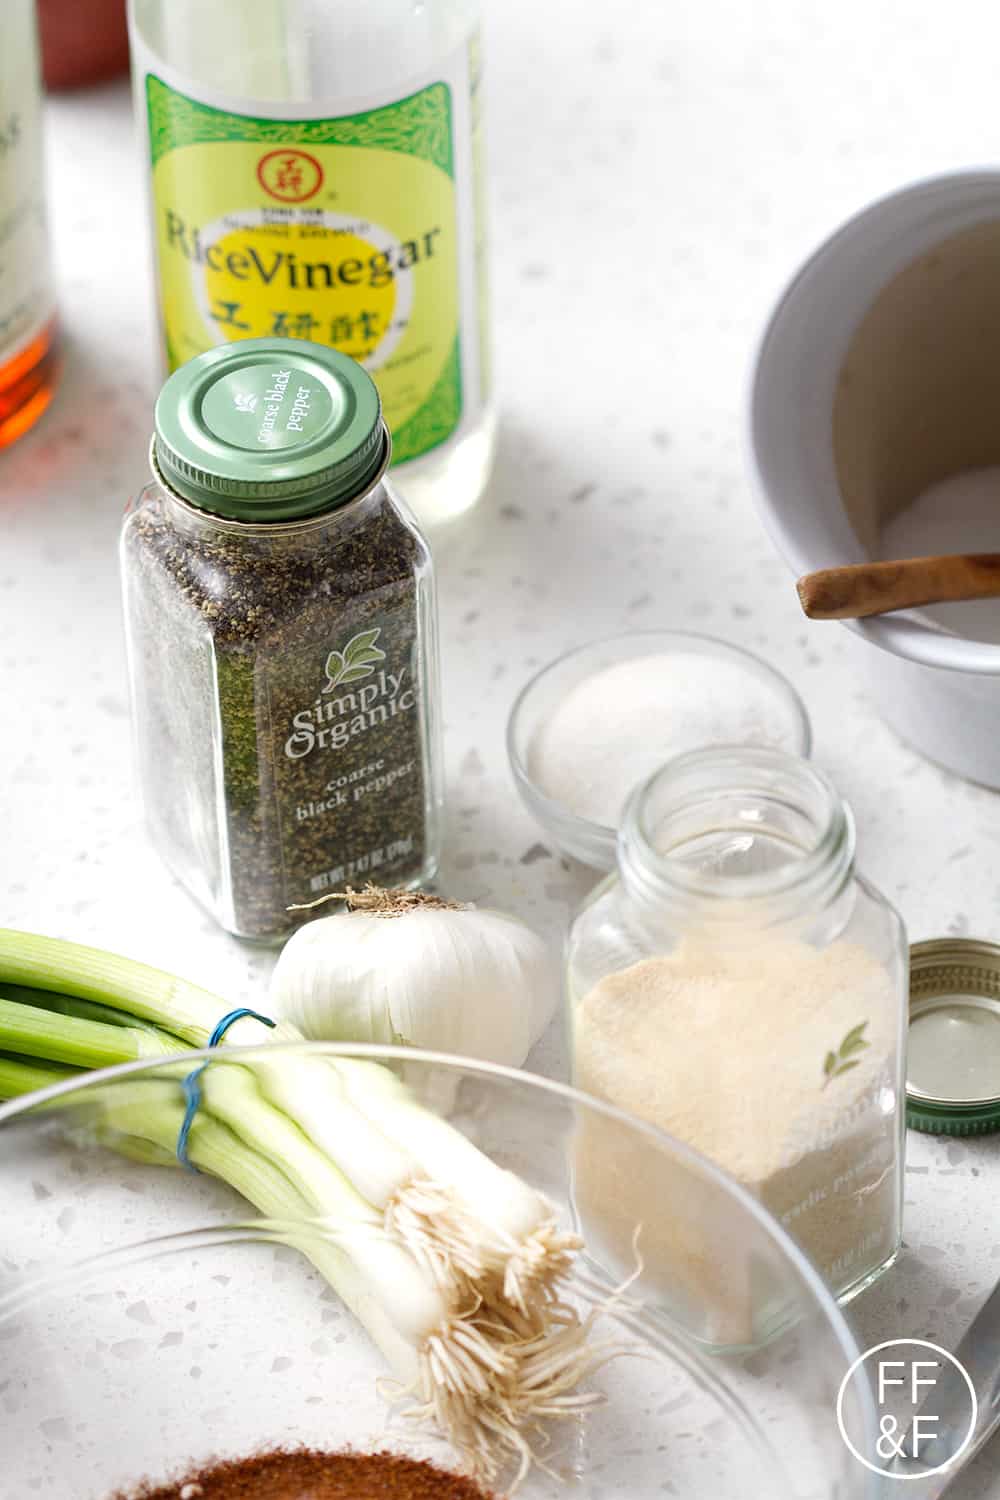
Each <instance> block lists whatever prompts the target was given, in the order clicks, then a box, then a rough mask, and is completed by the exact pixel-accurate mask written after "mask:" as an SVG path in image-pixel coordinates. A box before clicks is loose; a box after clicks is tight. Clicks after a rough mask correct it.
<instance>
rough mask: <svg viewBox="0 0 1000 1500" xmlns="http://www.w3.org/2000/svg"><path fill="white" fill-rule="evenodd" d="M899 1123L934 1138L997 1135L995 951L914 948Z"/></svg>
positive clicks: (979, 945)
mask: <svg viewBox="0 0 1000 1500" xmlns="http://www.w3.org/2000/svg"><path fill="white" fill-rule="evenodd" d="M906 1122H907V1124H908V1125H910V1126H912V1128H913V1129H914V1130H926V1131H929V1132H931V1133H932V1134H934V1135H986V1134H987V1133H988V1132H991V1131H996V1130H1000V946H998V945H997V944H996V943H985V942H979V941H977V940H975V939H972V938H945V939H940V940H937V941H934V942H928V943H914V945H913V947H912V948H911V949H910V1026H909V1035H908V1045H907V1063H906Z"/></svg>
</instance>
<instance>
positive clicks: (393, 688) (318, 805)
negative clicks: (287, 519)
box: [268, 609, 424, 904]
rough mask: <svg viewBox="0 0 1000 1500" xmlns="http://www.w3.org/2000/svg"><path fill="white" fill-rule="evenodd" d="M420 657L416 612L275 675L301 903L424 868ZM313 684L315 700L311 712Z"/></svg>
mask: <svg viewBox="0 0 1000 1500" xmlns="http://www.w3.org/2000/svg"><path fill="white" fill-rule="evenodd" d="M412 647H413V635H412V611H409V610H405V609H404V610H400V611H398V612H395V613H393V614H389V615H386V616H383V617H382V619H381V621H380V623H379V624H378V625H377V626H372V627H370V628H368V629H366V630H360V631H356V632H355V633H354V634H352V635H351V636H350V637H349V638H348V639H346V640H344V641H342V642H340V643H338V644H337V645H336V646H335V647H333V648H332V649H330V650H327V651H326V652H325V653H324V652H322V651H320V652H317V651H316V650H315V649H310V650H309V651H304V652H302V653H301V654H299V655H297V656H296V658H295V660H294V662H289V661H287V660H282V662H281V663H280V665H279V664H276V665H275V666H274V667H273V668H272V669H271V671H270V672H269V673H268V700H269V709H270V720H271V730H272V755H273V762H274V766H275V790H276V793H277V807H278V817H279V820H280V839H281V851H282V862H283V865H284V870H285V889H286V897H287V900H288V902H289V904H291V903H294V902H297V903H305V902H309V901H313V900H315V899H316V898H317V897H318V896H322V895H323V894H324V893H325V892H326V891H328V890H336V889H337V888H338V887H340V886H342V885H343V884H344V882H345V881H352V880H353V881H357V880H358V879H360V878H366V879H373V880H378V881H382V882H383V883H385V882H387V883H390V884H391V883H392V881H393V880H394V879H396V878H399V877H400V876H404V877H405V876H407V875H409V874H410V873H412V872H413V871H414V870H415V869H418V868H419V866H420V863H421V861H422V858H423V846H424V774H423V753H422V740H421V724H420V716H419V712H418V685H417V683H416V681H415V680H414V672H413V658H414V652H413V649H412ZM310 678H311V679H312V682H313V683H314V688H313V696H312V697H311V698H310V699H309V700H308V701H307V702H303V701H302V696H301V684H303V683H304V682H305V681H307V680H309V679H310ZM296 694H298V697H297V696H296Z"/></svg>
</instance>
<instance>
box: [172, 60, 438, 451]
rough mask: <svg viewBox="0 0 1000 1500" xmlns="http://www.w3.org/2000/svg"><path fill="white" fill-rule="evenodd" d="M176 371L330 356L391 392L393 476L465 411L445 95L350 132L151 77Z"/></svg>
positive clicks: (429, 90) (365, 118)
mask: <svg viewBox="0 0 1000 1500" xmlns="http://www.w3.org/2000/svg"><path fill="white" fill-rule="evenodd" d="M146 99H147V105H148V111H149V140H150V153H151V159H152V199H153V214H154V219H155V231H154V238H155V246H156V256H157V265H158V272H159V291H160V306H161V316H162V321H163V330H164V337H165V340H166V348H167V358H168V361H169V364H170V367H171V369H175V368H176V367H177V366H178V365H180V364H183V363H184V362H185V361H186V360H188V359H190V358H191V357H192V356H193V355H195V354H200V353H201V352H202V351H203V350H205V349H208V348H211V347H212V346H213V345H215V344H220V343H226V342H228V341H229V340H231V339H241V338H267V337H274V336H279V337H281V336H283V337H290V338H301V339H312V340H315V341H316V342H318V343H322V344H331V345H333V346H334V347H335V348H337V349H340V350H341V351H342V352H343V353H344V354H349V355H350V356H351V357H352V358H354V359H357V360H358V361H359V362H360V363H362V364H363V365H364V366H365V368H366V369H367V370H368V371H369V372H370V374H371V375H372V377H373V378H374V380H375V382H376V384H377V385H378V388H379V393H380V395H381V398H382V404H383V409H384V412H385V417H386V421H387V422H388V424H389V428H390V430H391V432H392V437H393V458H394V460H395V461H396V462H400V461H403V460H406V459H411V458H416V457H418V456H419V455H420V454H422V453H426V452H427V451H428V450H429V449H431V448H434V447H436V446H437V445H438V444H439V443H442V442H444V441H445V440H446V439H447V438H448V437H450V436H451V434H452V433H453V432H454V431H455V429H456V428H457V427H458V425H459V422H460V421H461V418H462V412H463V384H462V359H461V352H460V351H461V328H460V320H461V296H460V282H459V273H460V266H459V260H460V246H459V235H458V228H457V212H456V184H455V163H454V144H453V142H454V131H453V104H452V92H451V89H450V87H449V85H448V84H447V83H444V82H438V83H432V84H430V85H428V86H427V87H426V88H422V89H420V90H419V92H417V93H414V94H411V95H410V96H409V97H407V98H405V99H401V100H399V101H397V102H394V103H391V104H386V105H384V106H382V107H380V108H378V109H371V110H366V111H364V112H363V113H359V114H353V115H346V116H341V117H340V118H337V119H303V120H285V119H281V120H276V119H257V118H253V117H251V116H249V115H243V114H235V113H231V112H229V111H227V110H224V109H220V108H216V107H214V106H211V105H208V104H204V103H201V102H199V101H198V100H195V99H192V98H189V97H187V96H186V95H185V94H183V93H181V92H179V91H178V90H177V89H175V88H172V87H170V86H169V85H168V84H167V83H165V82H163V81H162V80H161V79H160V78H158V77H156V76H155V75H154V74H152V73H150V74H148V75H147V77H146Z"/></svg>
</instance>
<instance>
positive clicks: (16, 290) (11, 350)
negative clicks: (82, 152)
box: [0, 0, 57, 448]
mask: <svg viewBox="0 0 1000 1500" xmlns="http://www.w3.org/2000/svg"><path fill="white" fill-rule="evenodd" d="M54 313H55V302H54V298H53V290H52V271H51V266H50V261H49V242H48V229H47V226H46V217H45V153H44V142H43V139H42V85H41V70H40V66H39V57H38V35H37V28H36V17H35V0H7V3H6V4H5V6H4V10H3V35H2V38H0V448H6V447H7V446H8V444H10V443H12V442H14V440H15V438H19V437H20V436H21V434H22V433H23V432H27V430H28V428H29V427H31V426H32V425H33V424H34V423H35V422H36V421H37V420H38V418H39V417H40V416H41V414H42V412H43V411H44V410H45V408H46V407H47V406H48V404H49V402H50V401H51V399H52V392H53V389H54V387H55V381H56V374H57V358H56V348H55V343H56V334H55V322H54Z"/></svg>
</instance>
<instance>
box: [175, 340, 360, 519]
mask: <svg viewBox="0 0 1000 1500" xmlns="http://www.w3.org/2000/svg"><path fill="white" fill-rule="evenodd" d="M155 420H156V436H155V439H154V446H153V452H154V456H155V461H156V464H157V465H158V467H159V469H160V472H161V474H162V476H163V479H164V480H165V481H166V483H167V484H168V485H169V486H170V488H171V489H172V490H175V491H176V492H177V493H178V494H179V495H181V496H183V498H184V499H185V500H189V501H190V502H191V504H192V505H196V506H198V507H199V508H200V509H202V510H207V511H211V512H212V513H213V514H215V515H220V516H227V517H230V518H231V519H233V520H237V521H253V522H268V521H289V520H294V519H296V518H298V517H302V516H310V515H315V514H316V513H317V512H320V511H323V510H329V509H331V508H333V507H335V506H337V505H342V504H343V503H344V502H345V501H346V500H350V499H353V498H354V496H356V495H360V494H363V493H364V491H365V490H366V489H368V488H370V486H371V484H372V483H373V482H374V480H375V478H376V477H377V475H378V474H379V472H380V471H381V469H382V467H383V465H384V462H385V459H386V456H387V445H388V434H387V432H386V430H385V425H384V423H383V422H382V411H381V405H380V402H379V396H378V391H377V390H376V388H375V384H374V382H373V380H372V378H371V376H370V375H369V374H368V373H367V371H365V370H363V369H362V367H361V366H360V365H359V364H356V363H355V361H354V360H353V359H349V358H348V357H347V355H345V354H340V353H338V351H337V350H336V349H327V348H325V347H324V346H323V345H322V344H312V343H307V342H306V341H305V340H302V339H244V340H243V341H242V342H240V343H235V344H221V345H219V346H218V347H217V348H214V349H208V350H206V351H205V353H204V354H199V355H196V356H195V358H194V359H192V360H190V361H189V362H188V363H187V364H186V365H182V366H181V368H180V369H179V370H175V371H174V373H173V375H171V377H170V379H169V380H168V381H167V383H166V385H165V386H164V387H163V389H162V391H161V392H160V395H159V399H158V400H157V403H156V418H155Z"/></svg>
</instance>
